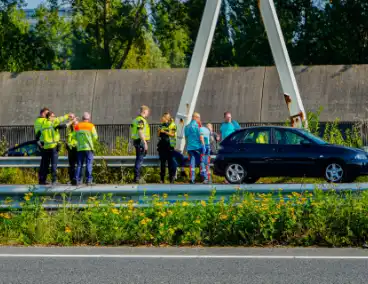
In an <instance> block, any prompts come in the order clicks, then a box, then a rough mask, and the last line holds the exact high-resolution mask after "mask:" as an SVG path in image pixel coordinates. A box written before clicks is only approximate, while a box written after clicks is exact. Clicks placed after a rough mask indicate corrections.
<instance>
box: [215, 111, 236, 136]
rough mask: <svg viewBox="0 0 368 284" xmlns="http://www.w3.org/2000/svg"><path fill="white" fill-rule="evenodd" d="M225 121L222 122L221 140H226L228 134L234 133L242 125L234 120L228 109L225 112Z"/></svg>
mask: <svg viewBox="0 0 368 284" xmlns="http://www.w3.org/2000/svg"><path fill="white" fill-rule="evenodd" d="M224 120H225V121H224V122H223V123H222V124H221V127H220V132H221V140H224V139H225V138H226V137H227V136H229V135H230V134H231V133H233V132H234V131H235V130H238V129H240V125H239V123H238V122H237V121H235V120H232V117H231V113H230V112H228V111H226V112H225V113H224Z"/></svg>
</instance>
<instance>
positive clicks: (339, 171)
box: [323, 161, 347, 183]
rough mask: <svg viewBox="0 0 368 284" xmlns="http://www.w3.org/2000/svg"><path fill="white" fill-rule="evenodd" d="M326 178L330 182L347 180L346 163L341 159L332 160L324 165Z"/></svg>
mask: <svg viewBox="0 0 368 284" xmlns="http://www.w3.org/2000/svg"><path fill="white" fill-rule="evenodd" d="M323 174H324V178H325V179H326V181H327V182H330V183H341V182H343V181H345V180H347V172H346V168H345V165H344V164H343V163H342V162H340V161H330V162H328V163H327V164H326V165H325V167H324V172H323Z"/></svg>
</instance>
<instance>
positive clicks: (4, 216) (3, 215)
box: [0, 213, 11, 219]
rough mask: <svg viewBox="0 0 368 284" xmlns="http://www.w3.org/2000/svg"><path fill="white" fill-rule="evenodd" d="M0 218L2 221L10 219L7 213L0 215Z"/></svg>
mask: <svg viewBox="0 0 368 284" xmlns="http://www.w3.org/2000/svg"><path fill="white" fill-rule="evenodd" d="M0 217H3V218H4V219H10V218H11V216H10V214H9V213H0Z"/></svg>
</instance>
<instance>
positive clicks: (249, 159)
mask: <svg viewBox="0 0 368 284" xmlns="http://www.w3.org/2000/svg"><path fill="white" fill-rule="evenodd" d="M260 137H263V138H262V139H260ZM237 152H238V156H239V157H241V159H242V160H243V161H244V162H245V164H246V165H247V167H248V170H249V171H250V172H251V173H252V174H253V175H257V176H267V175H268V174H269V170H270V168H269V165H270V164H269V159H270V157H271V156H272V154H273V152H272V145H271V129H270V128H265V127H262V128H252V129H249V130H247V131H246V132H245V133H244V136H243V137H242V139H239V141H238V143H237Z"/></svg>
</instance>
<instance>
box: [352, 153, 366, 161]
mask: <svg viewBox="0 0 368 284" xmlns="http://www.w3.org/2000/svg"><path fill="white" fill-rule="evenodd" d="M354 159H355V160H366V159H367V156H366V155H364V154H357V155H356V156H355V157H354Z"/></svg>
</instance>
